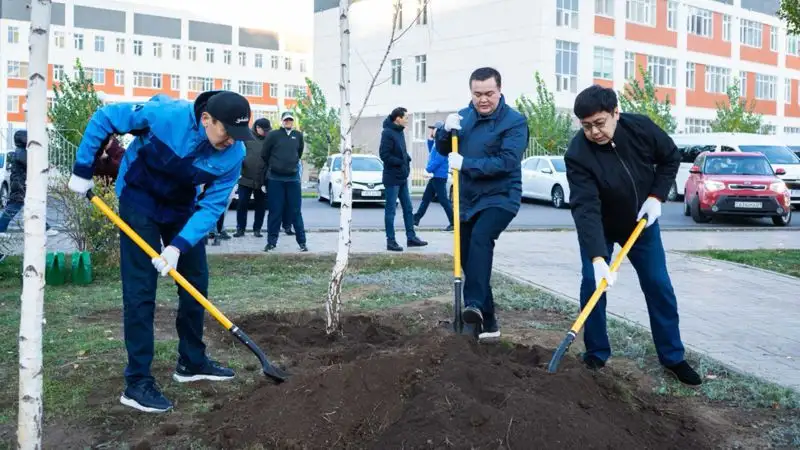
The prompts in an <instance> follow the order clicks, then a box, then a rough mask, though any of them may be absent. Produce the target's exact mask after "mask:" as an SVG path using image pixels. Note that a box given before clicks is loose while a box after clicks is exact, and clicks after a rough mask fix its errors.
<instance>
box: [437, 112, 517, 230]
mask: <svg viewBox="0 0 800 450" xmlns="http://www.w3.org/2000/svg"><path fill="white" fill-rule="evenodd" d="M458 114H459V115H461V117H463V119H462V120H461V131H460V132H459V140H458V152H459V153H460V154H461V155H462V156H463V157H464V162H463V163H462V165H461V171H460V172H459V189H460V191H459V201H460V204H459V208H460V210H461V220H462V221H466V220H470V219H471V218H472V217H473V216H474V215H475V214H477V213H479V212H481V211H483V210H484V209H487V208H502V209H505V210H507V211H510V212H512V213H514V214H516V213H517V212H519V208H520V205H521V203H522V157H523V154H524V153H525V149H526V148H527V147H528V134H529V133H528V122H527V121H526V120H525V117H524V116H523V115H522V114H520V113H519V112H517V111H516V110H514V109H513V108H511V107H510V106H508V105H507V104H506V101H505V96H501V97H500V103H499V104H498V105H497V109H495V111H494V112H493V113H492V114H490V115H488V116H481V115H480V114H479V113H478V111H477V110H476V109H475V107H474V106H473V105H472V103H470V105H469V106H468V107H466V108H464V109H462V110H461V111H459V112H458ZM451 148H452V142H451V139H450V133H449V132H446V131H445V130H444V128H443V127H441V128H438V129H437V130H436V150H437V151H438V152H439V153H440V154H442V155H444V156H446V155H447V154H448V153H450V150H451Z"/></svg>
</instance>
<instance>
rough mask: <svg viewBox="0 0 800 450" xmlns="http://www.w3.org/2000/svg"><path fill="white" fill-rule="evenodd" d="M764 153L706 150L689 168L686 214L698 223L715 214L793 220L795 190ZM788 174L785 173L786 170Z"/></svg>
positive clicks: (781, 221)
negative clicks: (792, 190) (785, 181)
mask: <svg viewBox="0 0 800 450" xmlns="http://www.w3.org/2000/svg"><path fill="white" fill-rule="evenodd" d="M781 172H784V170H783V169H778V170H777V172H775V171H773V170H772V166H771V165H770V164H769V161H768V160H767V158H766V157H765V156H764V155H763V154H761V153H746V152H703V153H701V154H699V155H698V156H697V159H695V161H694V165H693V166H692V168H691V169H689V179H687V180H686V192H685V193H684V197H683V208H684V215H686V216H689V215H691V216H692V219H694V221H695V222H697V223H706V222H709V221H711V219H712V218H714V217H715V216H740V217H770V218H772V223H774V224H775V225H778V226H786V225H789V222H790V221H791V220H792V207H791V193H790V192H789V189H788V188H787V187H786V184H785V183H784V182H783V181H782V180H781V179H780V178H778V177H777V175H783V173H781ZM784 173H785V172H784Z"/></svg>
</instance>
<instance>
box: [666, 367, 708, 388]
mask: <svg viewBox="0 0 800 450" xmlns="http://www.w3.org/2000/svg"><path fill="white" fill-rule="evenodd" d="M665 367H666V368H667V370H668V371H669V373H671V374H672V375H674V376H675V378H677V379H678V381H680V382H681V383H683V384H686V385H689V386H700V385H701V384H703V379H702V378H701V377H700V374H698V373H697V372H695V371H694V369H692V366H690V365H689V363H687V362H686V361H681V362H679V363H678V364H675V365H674V366H665Z"/></svg>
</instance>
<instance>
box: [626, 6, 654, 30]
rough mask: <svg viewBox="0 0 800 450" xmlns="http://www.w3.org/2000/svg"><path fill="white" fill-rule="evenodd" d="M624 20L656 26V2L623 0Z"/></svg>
mask: <svg viewBox="0 0 800 450" xmlns="http://www.w3.org/2000/svg"><path fill="white" fill-rule="evenodd" d="M625 20H627V21H628V22H633V23H638V24H640V25H648V26H651V27H654V26H656V0H625Z"/></svg>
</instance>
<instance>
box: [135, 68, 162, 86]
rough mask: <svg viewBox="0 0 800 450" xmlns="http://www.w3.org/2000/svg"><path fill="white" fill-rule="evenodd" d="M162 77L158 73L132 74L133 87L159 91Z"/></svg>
mask: <svg viewBox="0 0 800 450" xmlns="http://www.w3.org/2000/svg"><path fill="white" fill-rule="evenodd" d="M161 86H162V77H161V74H160V73H152V72H133V87H137V88H147V89H161Z"/></svg>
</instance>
